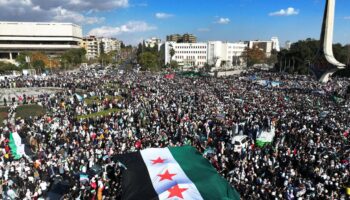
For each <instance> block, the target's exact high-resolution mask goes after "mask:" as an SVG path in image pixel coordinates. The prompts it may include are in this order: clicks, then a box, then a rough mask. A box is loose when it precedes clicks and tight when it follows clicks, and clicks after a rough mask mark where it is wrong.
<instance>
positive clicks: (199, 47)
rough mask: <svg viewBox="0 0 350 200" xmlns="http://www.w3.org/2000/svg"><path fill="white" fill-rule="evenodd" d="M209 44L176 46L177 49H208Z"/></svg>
mask: <svg viewBox="0 0 350 200" xmlns="http://www.w3.org/2000/svg"><path fill="white" fill-rule="evenodd" d="M206 48H207V46H175V49H206Z"/></svg>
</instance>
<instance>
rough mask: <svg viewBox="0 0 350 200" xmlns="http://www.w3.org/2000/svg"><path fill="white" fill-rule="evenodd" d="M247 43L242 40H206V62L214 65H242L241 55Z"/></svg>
mask: <svg viewBox="0 0 350 200" xmlns="http://www.w3.org/2000/svg"><path fill="white" fill-rule="evenodd" d="M246 48H247V44H245V43H244V42H237V43H229V42H222V41H209V42H208V63H209V64H213V65H215V67H232V66H237V65H242V63H243V60H244V59H243V58H242V57H241V56H242V54H243V52H244V50H245V49H246Z"/></svg>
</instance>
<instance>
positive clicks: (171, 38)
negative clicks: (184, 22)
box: [166, 33, 197, 43]
mask: <svg viewBox="0 0 350 200" xmlns="http://www.w3.org/2000/svg"><path fill="white" fill-rule="evenodd" d="M166 41H167V42H178V43H196V42H197V37H196V36H194V35H193V34H188V33H186V34H184V35H180V34H173V35H168V36H166Z"/></svg>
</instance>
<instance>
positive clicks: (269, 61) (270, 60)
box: [266, 49, 278, 66]
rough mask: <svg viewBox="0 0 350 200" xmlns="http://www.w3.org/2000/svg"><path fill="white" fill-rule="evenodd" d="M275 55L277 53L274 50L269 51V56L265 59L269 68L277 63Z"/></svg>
mask: <svg viewBox="0 0 350 200" xmlns="http://www.w3.org/2000/svg"><path fill="white" fill-rule="evenodd" d="M277 55H278V52H277V51H276V50H275V49H273V50H272V51H271V56H270V57H268V58H267V59H266V64H268V65H269V66H274V65H275V64H276V63H277V62H278V59H277Z"/></svg>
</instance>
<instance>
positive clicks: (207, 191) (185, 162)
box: [169, 146, 240, 200]
mask: <svg viewBox="0 0 350 200" xmlns="http://www.w3.org/2000/svg"><path fill="white" fill-rule="evenodd" d="M169 150H170V152H171V154H172V155H173V157H174V158H175V160H176V161H177V162H178V163H179V165H180V166H181V168H182V169H183V171H184V172H185V174H186V175H187V177H188V178H189V179H190V180H191V181H192V182H193V183H194V184H195V185H196V187H197V189H198V190H199V192H200V194H201V196H202V197H203V198H204V199H207V200H212V199H216V200H228V199H231V200H233V199H240V197H239V194H238V193H237V191H236V190H235V189H233V188H232V187H231V185H229V183H228V182H227V181H226V180H225V179H224V178H223V177H221V176H220V175H219V174H218V172H217V171H216V170H215V169H214V167H213V166H212V165H211V164H210V163H209V161H208V160H206V159H205V158H204V157H203V156H202V155H201V154H200V153H199V152H198V151H197V150H196V149H194V148H193V147H191V146H185V147H181V148H179V147H169Z"/></svg>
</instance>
